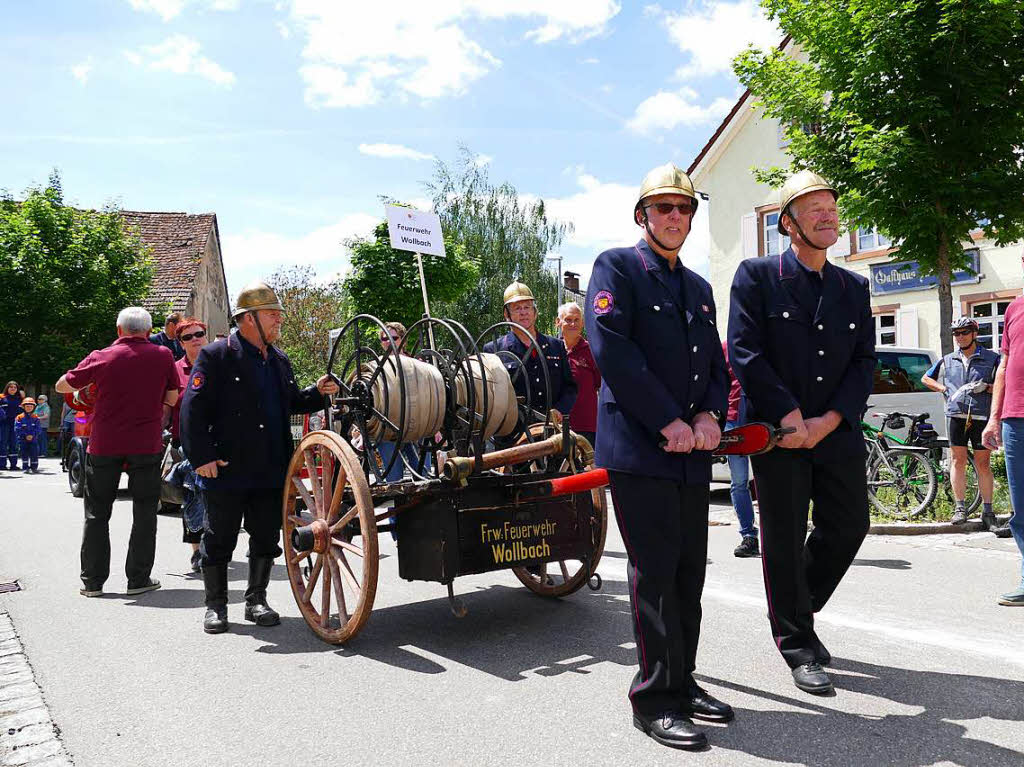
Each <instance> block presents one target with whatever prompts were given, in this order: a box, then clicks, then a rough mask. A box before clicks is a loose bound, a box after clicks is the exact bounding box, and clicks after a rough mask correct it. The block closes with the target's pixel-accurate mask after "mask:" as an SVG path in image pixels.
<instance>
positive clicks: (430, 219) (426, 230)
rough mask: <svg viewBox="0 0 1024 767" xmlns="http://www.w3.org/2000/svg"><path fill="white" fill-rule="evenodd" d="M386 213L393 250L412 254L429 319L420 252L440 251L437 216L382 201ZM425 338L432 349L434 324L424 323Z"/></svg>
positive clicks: (440, 237)
mask: <svg viewBox="0 0 1024 767" xmlns="http://www.w3.org/2000/svg"><path fill="white" fill-rule="evenodd" d="M384 210H385V212H386V213H387V217H388V236H389V238H390V240H391V247H392V248H394V249H395V250H409V251H412V252H413V253H415V254H416V266H417V268H418V269H419V273H420V290H422V292H423V312H424V316H425V317H426V318H427V319H430V301H429V300H428V299H427V280H426V278H425V277H424V275H423V254H424V253H427V254H428V255H433V256H443V255H444V234H443V233H442V232H441V219H440V217H439V216H438V215H437V214H436V213H424V212H422V211H418V210H413V209H412V208H404V207H402V206H401V205H385V206H384ZM427 338H428V339H429V341H430V348H431V349H434V348H435V346H434V327H433V325H431V324H429V323H428V324H427Z"/></svg>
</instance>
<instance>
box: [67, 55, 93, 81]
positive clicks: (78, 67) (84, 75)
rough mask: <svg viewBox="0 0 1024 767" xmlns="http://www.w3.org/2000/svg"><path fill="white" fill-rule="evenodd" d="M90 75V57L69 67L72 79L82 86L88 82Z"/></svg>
mask: <svg viewBox="0 0 1024 767" xmlns="http://www.w3.org/2000/svg"><path fill="white" fill-rule="evenodd" d="M91 73H92V56H90V57H89V58H87V59H86V60H85V61H82V62H79V63H78V64H75V65H74V66H72V67H71V76H72V77H74V78H75V79H76V80H78V82H80V83H81V84H82V85H85V84H86V83H87V82H88V81H89V75H90V74H91Z"/></svg>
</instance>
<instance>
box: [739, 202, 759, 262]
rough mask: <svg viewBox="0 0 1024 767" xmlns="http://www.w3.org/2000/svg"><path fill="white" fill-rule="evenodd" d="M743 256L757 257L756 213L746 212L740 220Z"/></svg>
mask: <svg viewBox="0 0 1024 767" xmlns="http://www.w3.org/2000/svg"><path fill="white" fill-rule="evenodd" d="M740 235H741V237H740V241H741V242H742V244H743V257H744V258H757V214H756V213H747V214H746V215H745V216H743V219H742V221H741V222H740Z"/></svg>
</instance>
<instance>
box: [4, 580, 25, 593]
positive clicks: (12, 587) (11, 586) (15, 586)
mask: <svg viewBox="0 0 1024 767" xmlns="http://www.w3.org/2000/svg"><path fill="white" fill-rule="evenodd" d="M9 591H21V584H20V583H18V582H17V581H11V582H10V583H0V594H6V593H7V592H9Z"/></svg>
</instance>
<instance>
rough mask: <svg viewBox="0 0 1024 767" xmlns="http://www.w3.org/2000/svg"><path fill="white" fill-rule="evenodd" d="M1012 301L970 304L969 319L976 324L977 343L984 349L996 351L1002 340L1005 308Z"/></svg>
mask: <svg viewBox="0 0 1024 767" xmlns="http://www.w3.org/2000/svg"><path fill="white" fill-rule="evenodd" d="M1011 300H1012V299H1007V300H1005V301H984V302H982V303H978V304H971V314H970V316H971V318H972V319H973V320H974V321H975V322H977V323H978V343H979V344H980V345H981V346H984V347H985V348H986V349H992V350H993V351H998V349H999V345H1000V344H1001V343H1002V340H1003V321H1004V319H1005V317H1006V307H1008V306H1009V305H1010V302H1011Z"/></svg>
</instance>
